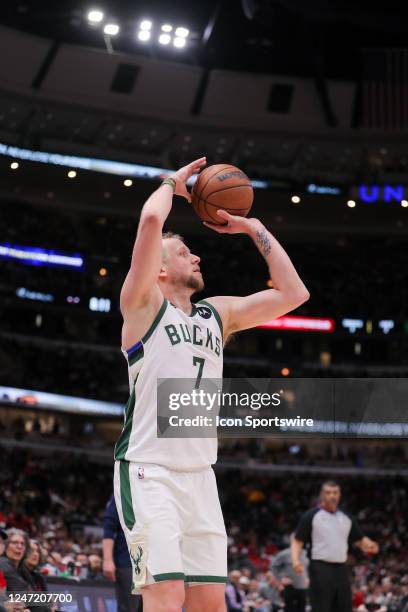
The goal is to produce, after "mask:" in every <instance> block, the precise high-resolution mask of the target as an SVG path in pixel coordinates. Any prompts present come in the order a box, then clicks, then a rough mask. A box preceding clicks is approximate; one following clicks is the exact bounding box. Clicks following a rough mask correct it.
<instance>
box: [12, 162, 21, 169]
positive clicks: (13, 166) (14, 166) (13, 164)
mask: <svg viewBox="0 0 408 612" xmlns="http://www.w3.org/2000/svg"><path fill="white" fill-rule="evenodd" d="M19 165H20V164H19V163H18V162H11V164H10V168H11V169H12V170H17V168H18V167H19Z"/></svg>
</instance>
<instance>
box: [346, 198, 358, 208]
mask: <svg viewBox="0 0 408 612" xmlns="http://www.w3.org/2000/svg"><path fill="white" fill-rule="evenodd" d="M347 206H348V207H349V208H355V206H356V203H355V201H354V200H349V201H348V202H347Z"/></svg>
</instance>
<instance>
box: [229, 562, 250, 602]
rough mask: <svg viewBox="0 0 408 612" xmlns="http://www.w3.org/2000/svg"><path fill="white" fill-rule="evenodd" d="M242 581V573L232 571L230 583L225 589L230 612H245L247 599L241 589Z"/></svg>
mask: <svg viewBox="0 0 408 612" xmlns="http://www.w3.org/2000/svg"><path fill="white" fill-rule="evenodd" d="M240 580H241V572H240V571H239V570H232V572H230V573H229V581H228V583H227V586H226V588H225V599H226V603H227V611H228V612H243V611H244V603H245V599H246V597H245V593H244V591H243V590H242V588H241V584H240ZM248 582H249V581H248Z"/></svg>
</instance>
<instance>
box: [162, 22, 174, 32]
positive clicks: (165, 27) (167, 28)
mask: <svg viewBox="0 0 408 612" xmlns="http://www.w3.org/2000/svg"><path fill="white" fill-rule="evenodd" d="M172 30H173V26H172V25H170V24H169V23H163V25H162V27H161V31H162V32H166V33H167V34H168V33H169V32H172Z"/></svg>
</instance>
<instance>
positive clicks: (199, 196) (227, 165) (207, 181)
mask: <svg viewBox="0 0 408 612" xmlns="http://www.w3.org/2000/svg"><path fill="white" fill-rule="evenodd" d="M210 167H211V166H210ZM227 168H234V166H231V165H230V164H226V165H225V166H224V167H223V168H221V169H220V170H217V172H214V174H212V175H211V176H209V177H208V179H207V180H206V182H205V183H204V185H203V188H202V189H201V191H200V195H198V194H197V192H195V194H196V196H197V197H198V198H199V199H200V200H201V196H202V193H203V191H204V189H205V188H206V187H207V185H208V183H209V182H210V181H211V179H213V178H214V177H216V176H217V174H220V172H225V170H226V169H227ZM199 178H200V175H199V176H198V179H197V181H198V180H199ZM193 191H194V189H193Z"/></svg>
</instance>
